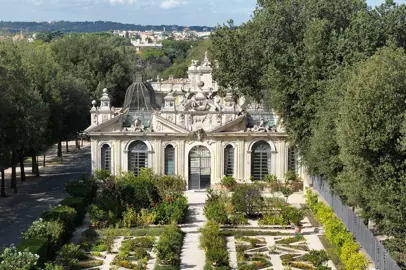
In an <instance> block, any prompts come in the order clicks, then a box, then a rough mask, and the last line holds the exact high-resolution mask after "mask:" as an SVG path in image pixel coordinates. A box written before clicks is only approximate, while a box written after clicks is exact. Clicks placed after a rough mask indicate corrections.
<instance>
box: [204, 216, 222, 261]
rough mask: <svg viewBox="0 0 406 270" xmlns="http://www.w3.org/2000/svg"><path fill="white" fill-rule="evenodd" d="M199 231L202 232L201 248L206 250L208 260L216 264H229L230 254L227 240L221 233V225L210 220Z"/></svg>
mask: <svg viewBox="0 0 406 270" xmlns="http://www.w3.org/2000/svg"><path fill="white" fill-rule="evenodd" d="M199 231H200V232H201V234H202V235H201V236H200V248H202V249H204V250H205V251H206V261H208V262H209V263H210V264H213V265H216V266H227V265H228V261H229V254H228V251H227V246H226V245H227V243H226V240H225V238H224V236H222V235H221V234H220V226H219V225H218V224H217V223H215V222H213V221H208V222H207V223H206V224H205V226H204V227H203V228H201V229H200V230H199Z"/></svg>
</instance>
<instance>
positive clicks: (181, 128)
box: [86, 55, 298, 189]
mask: <svg viewBox="0 0 406 270" xmlns="http://www.w3.org/2000/svg"><path fill="white" fill-rule="evenodd" d="M137 67H138V71H137V75H136V76H135V77H136V78H135V81H134V83H133V84H132V85H131V86H130V87H129V88H128V89H127V92H126V97H125V101H124V104H123V107H122V108H112V107H111V106H110V98H109V96H108V93H107V89H105V90H104V91H103V96H102V97H101V99H100V106H97V107H96V101H94V102H93V108H92V109H91V121H92V123H91V126H90V127H89V128H88V129H87V130H86V133H87V134H88V135H89V136H90V138H91V148H92V150H91V152H92V168H93V170H96V169H104V170H109V171H111V172H112V173H113V174H114V175H117V174H120V173H121V172H126V171H132V172H134V173H135V174H139V172H140V168H151V169H152V170H153V171H154V172H155V173H157V174H166V175H179V176H182V177H184V178H185V179H186V180H187V183H188V189H204V188H206V187H209V186H212V185H214V184H217V183H220V181H221V179H222V177H223V176H225V175H227V176H234V177H235V178H236V179H237V180H238V181H250V180H252V179H258V180H260V179H263V178H264V177H265V175H269V174H275V175H276V176H277V177H278V178H279V179H283V178H284V175H285V173H286V172H287V171H288V170H289V169H290V170H297V168H298V167H297V160H296V154H295V153H294V151H293V149H291V148H289V144H288V143H287V142H286V138H287V134H286V132H285V130H284V128H283V126H282V125H281V123H280V122H279V120H278V116H277V115H275V114H274V113H273V112H272V110H271V109H267V108H265V106H264V105H262V104H258V103H255V102H253V101H250V100H249V99H247V98H245V97H240V98H238V99H236V98H235V97H234V96H233V94H232V93H231V92H226V93H224V95H223V94H220V93H219V91H218V90H219V89H218V86H217V84H216V82H214V81H213V79H212V75H211V74H212V68H211V66H210V63H209V60H208V58H207V55H206V57H205V59H204V61H203V62H202V63H201V64H199V62H198V61H193V63H192V65H191V66H190V67H189V70H188V78H187V79H183V80H174V79H173V80H172V81H167V82H163V81H159V82H155V83H148V82H145V81H144V80H143V78H142V73H141V71H142V65H141V64H140V63H138V65H137Z"/></svg>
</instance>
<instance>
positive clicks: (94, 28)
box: [0, 21, 214, 33]
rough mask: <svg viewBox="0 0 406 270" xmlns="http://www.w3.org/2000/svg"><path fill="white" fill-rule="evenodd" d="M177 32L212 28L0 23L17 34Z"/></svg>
mask: <svg viewBox="0 0 406 270" xmlns="http://www.w3.org/2000/svg"><path fill="white" fill-rule="evenodd" d="M164 27H165V29H166V31H172V30H178V31H181V30H183V29H184V28H186V27H188V28H189V29H190V30H194V31H199V32H203V31H210V30H213V29H214V28H213V27H206V26H180V25H139V24H124V23H117V22H106V21H96V22H68V21H57V22H5V21H0V29H1V30H5V31H8V32H12V33H15V32H19V31H20V30H23V31H27V32H42V31H50V32H52V31H61V32H65V33H69V32H85V33H91V32H105V31H110V30H135V31H147V30H155V31H162V30H163V29H164Z"/></svg>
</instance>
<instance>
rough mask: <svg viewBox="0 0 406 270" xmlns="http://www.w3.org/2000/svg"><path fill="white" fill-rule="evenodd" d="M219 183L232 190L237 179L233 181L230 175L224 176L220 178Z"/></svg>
mask: <svg viewBox="0 0 406 270" xmlns="http://www.w3.org/2000/svg"><path fill="white" fill-rule="evenodd" d="M221 184H222V185H223V186H224V187H226V188H229V189H231V190H232V189H233V188H234V187H235V186H236V185H237V181H235V179H234V177H232V176H224V177H223V179H221Z"/></svg>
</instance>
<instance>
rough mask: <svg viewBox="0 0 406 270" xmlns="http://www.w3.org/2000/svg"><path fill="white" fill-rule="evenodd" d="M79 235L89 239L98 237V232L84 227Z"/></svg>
mask: <svg viewBox="0 0 406 270" xmlns="http://www.w3.org/2000/svg"><path fill="white" fill-rule="evenodd" d="M81 237H82V238H86V239H90V240H95V239H97V238H98V237H99V234H98V233H97V232H96V231H95V230H93V229H86V230H85V231H84V232H82V234H81Z"/></svg>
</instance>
